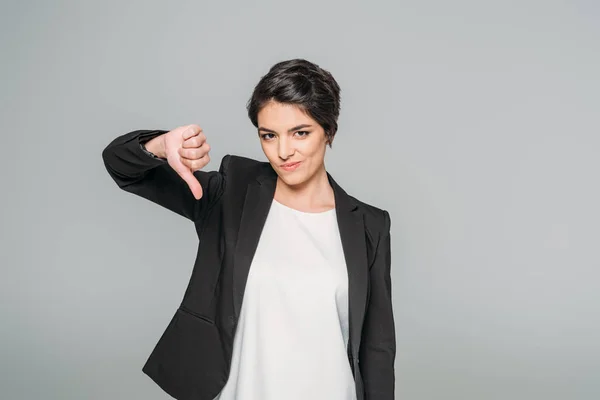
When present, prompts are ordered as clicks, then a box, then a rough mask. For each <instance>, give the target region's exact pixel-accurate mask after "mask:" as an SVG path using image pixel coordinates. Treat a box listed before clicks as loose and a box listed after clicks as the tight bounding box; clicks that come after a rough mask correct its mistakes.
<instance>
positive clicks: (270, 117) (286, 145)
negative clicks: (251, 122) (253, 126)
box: [258, 102, 327, 186]
mask: <svg viewBox="0 0 600 400" xmlns="http://www.w3.org/2000/svg"><path fill="white" fill-rule="evenodd" d="M258 136H259V139H260V143H261V146H262V149H263V151H264V153H265V155H266V156H267V158H268V160H269V162H270V163H271V166H272V167H273V169H274V170H275V171H276V172H277V175H279V178H280V179H281V180H282V181H283V182H284V183H285V184H287V185H290V186H296V185H301V184H304V183H307V182H309V181H310V180H311V179H312V178H313V177H315V176H316V175H317V174H318V173H319V172H322V171H324V168H325V163H324V159H325V150H326V147H327V136H326V135H325V131H324V129H323V127H321V125H319V124H318V123H317V121H315V120H314V119H312V118H311V117H310V116H308V115H307V114H305V113H304V112H303V111H302V110H301V109H300V108H299V107H298V106H295V105H291V104H282V103H276V102H270V103H268V104H267V105H265V106H264V107H263V108H262V109H261V110H260V112H259V113H258Z"/></svg>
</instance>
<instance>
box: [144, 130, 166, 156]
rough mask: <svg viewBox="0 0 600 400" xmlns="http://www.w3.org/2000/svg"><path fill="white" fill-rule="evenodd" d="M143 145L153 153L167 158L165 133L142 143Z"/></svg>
mask: <svg viewBox="0 0 600 400" xmlns="http://www.w3.org/2000/svg"><path fill="white" fill-rule="evenodd" d="M142 146H143V147H144V148H145V149H146V151H148V152H150V153H152V154H153V155H155V156H156V157H158V158H163V159H166V158H167V155H166V153H165V140H164V134H163V135H160V136H156V137H154V138H152V139H150V140H148V141H147V142H146V143H144V144H142Z"/></svg>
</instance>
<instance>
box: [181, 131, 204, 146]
mask: <svg viewBox="0 0 600 400" xmlns="http://www.w3.org/2000/svg"><path fill="white" fill-rule="evenodd" d="M184 136H185V135H184ZM205 142H206V136H205V135H204V133H203V132H202V131H200V132H198V133H197V134H196V135H194V136H190V137H189V138H187V139H184V141H183V143H182V145H181V147H184V148H194V147H200V146H202V145H203V144H204V143H205Z"/></svg>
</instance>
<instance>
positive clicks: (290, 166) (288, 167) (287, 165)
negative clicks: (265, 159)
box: [281, 161, 300, 172]
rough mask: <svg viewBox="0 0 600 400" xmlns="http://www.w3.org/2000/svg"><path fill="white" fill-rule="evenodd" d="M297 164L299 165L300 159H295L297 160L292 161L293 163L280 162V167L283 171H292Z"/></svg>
mask: <svg viewBox="0 0 600 400" xmlns="http://www.w3.org/2000/svg"><path fill="white" fill-rule="evenodd" d="M299 166H300V161H297V162H293V163H285V164H281V169H283V170H284V171H288V172H291V171H294V170H295V169H296V168H298V167H299Z"/></svg>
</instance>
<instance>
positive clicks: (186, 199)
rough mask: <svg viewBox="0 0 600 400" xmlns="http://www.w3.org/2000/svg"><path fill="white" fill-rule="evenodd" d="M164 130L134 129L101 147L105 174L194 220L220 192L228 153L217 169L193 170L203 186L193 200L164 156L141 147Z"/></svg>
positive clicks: (142, 195)
mask: <svg viewBox="0 0 600 400" xmlns="http://www.w3.org/2000/svg"><path fill="white" fill-rule="evenodd" d="M167 132H168V131H165V130H136V131H132V132H129V133H126V134H124V135H121V136H119V137H117V138H115V139H114V140H113V141H112V142H110V143H109V144H108V145H107V146H106V148H105V149H104V150H103V151H102V159H103V161H104V165H105V167H106V170H107V171H108V174H109V175H110V176H111V178H112V179H113V180H114V181H115V183H116V184H117V186H119V188H121V189H123V190H125V191H127V192H130V193H133V194H135V195H137V196H141V197H143V198H145V199H147V200H150V201H152V202H154V203H156V204H158V205H160V206H162V207H165V208H167V209H169V210H171V211H173V212H175V213H177V214H179V215H181V216H184V217H186V218H188V219H190V220H192V221H196V220H197V219H199V218H201V217H202V215H203V212H204V211H206V210H207V209H209V208H210V206H211V205H212V204H214V202H215V201H217V200H218V199H219V198H220V196H221V194H222V193H223V190H224V181H225V179H224V170H225V168H226V165H227V162H228V161H229V156H225V157H224V158H223V161H222V163H221V167H220V169H219V171H218V172H217V171H210V172H207V171H195V172H194V176H195V177H196V178H197V179H198V181H199V182H200V184H201V185H202V189H203V196H202V198H200V199H199V200H196V199H195V198H194V195H193V194H192V191H191V190H190V188H189V187H188V185H187V184H186V182H185V181H184V180H183V179H182V178H181V177H180V176H179V175H178V174H177V173H176V172H175V171H174V170H173V169H172V168H171V166H170V165H169V163H168V162H167V160H166V159H164V158H160V157H158V156H156V155H153V154H152V153H150V151H148V150H147V149H145V148H144V144H145V143H146V142H148V141H150V140H151V139H153V138H155V137H158V136H160V135H162V134H165V133H167Z"/></svg>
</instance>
